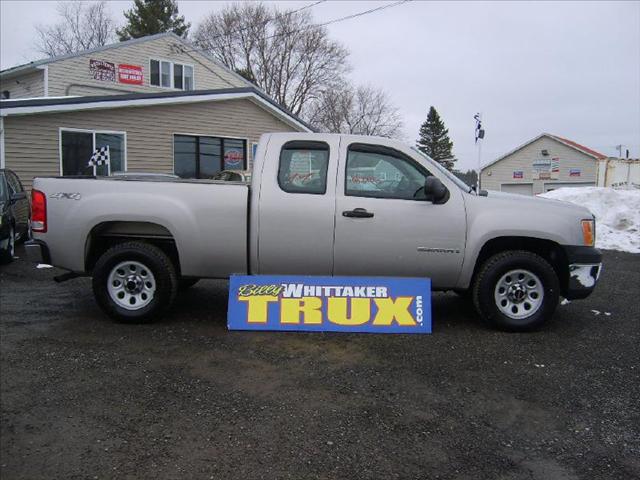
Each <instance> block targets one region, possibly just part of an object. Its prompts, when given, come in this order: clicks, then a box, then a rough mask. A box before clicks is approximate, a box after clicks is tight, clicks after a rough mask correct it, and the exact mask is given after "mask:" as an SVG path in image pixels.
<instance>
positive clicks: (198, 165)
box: [173, 135, 247, 178]
mask: <svg viewBox="0 0 640 480" xmlns="http://www.w3.org/2000/svg"><path fill="white" fill-rule="evenodd" d="M173 159H174V169H173V170H174V173H175V174H176V175H178V176H179V177H182V178H213V176H214V175H215V174H216V173H218V172H219V171H220V170H244V169H245V168H246V160H247V142H246V141H245V140H238V139H234V138H221V137H205V136H196V135H174V137H173Z"/></svg>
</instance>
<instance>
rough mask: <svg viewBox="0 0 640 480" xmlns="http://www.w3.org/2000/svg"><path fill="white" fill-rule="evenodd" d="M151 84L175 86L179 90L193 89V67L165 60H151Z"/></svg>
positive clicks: (164, 86) (155, 85)
mask: <svg viewBox="0 0 640 480" xmlns="http://www.w3.org/2000/svg"><path fill="white" fill-rule="evenodd" d="M149 67H150V70H151V77H150V79H149V83H150V85H152V86H154V87H163V88H175V89H177V90H193V88H194V85H193V67H192V66H191V65H183V64H181V63H173V62H167V61H165V60H151V61H150V62H149Z"/></svg>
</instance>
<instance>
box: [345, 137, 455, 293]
mask: <svg viewBox="0 0 640 480" xmlns="http://www.w3.org/2000/svg"><path fill="white" fill-rule="evenodd" d="M416 157H417V154H415V153H413V154H410V153H408V152H406V151H405V152H401V151H399V150H396V149H394V148H391V147H388V146H381V145H370V144H365V143H350V142H347V141H343V144H342V145H341V153H340V162H339V166H338V184H337V187H336V220H335V222H336V226H335V244H334V268H333V272H334V275H374V276H375V275H380V276H404V277H430V278H431V280H432V282H433V285H434V287H440V288H443V287H453V286H454V285H455V283H456V281H457V278H458V275H459V272H460V268H461V266H462V260H463V257H464V247H465V236H466V215H465V208H464V200H463V198H462V192H461V190H460V189H459V188H458V187H457V186H455V184H454V183H453V182H452V181H451V180H449V179H447V178H446V176H444V175H443V174H442V173H441V172H437V173H438V175H437V176H438V178H440V180H441V181H442V182H443V183H444V184H445V186H447V188H448V190H449V198H448V200H447V201H446V202H445V203H443V204H440V205H436V204H434V203H432V202H430V201H427V200H426V199H425V195H424V184H425V179H426V178H427V176H429V175H432V172H430V171H429V170H428V166H429V165H428V163H427V162H426V161H424V160H421V161H418V160H417V158H416ZM423 161H424V162H425V163H424V164H423V163H422V162H423ZM431 168H432V170H434V167H433V166H431ZM434 172H435V170H434Z"/></svg>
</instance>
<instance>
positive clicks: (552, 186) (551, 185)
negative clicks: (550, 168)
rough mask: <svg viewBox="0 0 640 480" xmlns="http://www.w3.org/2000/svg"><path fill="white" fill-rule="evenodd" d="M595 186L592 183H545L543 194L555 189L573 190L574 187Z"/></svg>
mask: <svg viewBox="0 0 640 480" xmlns="http://www.w3.org/2000/svg"><path fill="white" fill-rule="evenodd" d="M595 186H596V184H595V183H593V182H581V183H580V182H570V183H569V182H565V183H561V182H557V183H555V182H554V183H545V184H544V191H545V192H550V191H551V190H555V189H557V188H572V187H573V188H575V187H595Z"/></svg>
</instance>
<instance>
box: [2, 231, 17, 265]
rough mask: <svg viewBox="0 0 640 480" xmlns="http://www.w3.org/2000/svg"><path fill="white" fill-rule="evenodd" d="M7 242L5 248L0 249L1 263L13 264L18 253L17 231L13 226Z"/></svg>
mask: <svg viewBox="0 0 640 480" xmlns="http://www.w3.org/2000/svg"><path fill="white" fill-rule="evenodd" d="M5 241H6V242H7V245H6V246H5V248H1V247H0V263H11V262H13V256H14V255H15V253H16V231H15V229H14V228H13V225H12V226H11V227H9V236H8V237H7V239H6V240H5Z"/></svg>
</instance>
